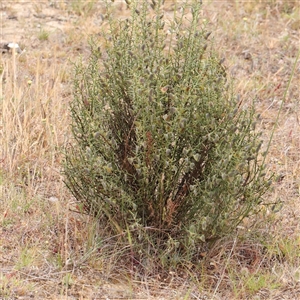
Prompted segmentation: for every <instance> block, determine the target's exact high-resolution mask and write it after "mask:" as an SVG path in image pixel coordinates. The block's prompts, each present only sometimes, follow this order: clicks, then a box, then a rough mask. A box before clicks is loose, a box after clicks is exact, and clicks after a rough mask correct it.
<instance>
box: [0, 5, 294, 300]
mask: <svg viewBox="0 0 300 300" xmlns="http://www.w3.org/2000/svg"><path fill="white" fill-rule="evenodd" d="M173 3H174V1H167V0H166V6H167V7H168V9H171V7H172V5H173ZM0 13H1V20H2V27H1V38H2V39H3V41H7V42H17V43H19V45H20V46H21V48H22V49H24V48H25V50H26V51H24V52H23V53H21V54H15V53H3V54H2V55H1V54H0V80H1V86H0V102H1V106H0V115H1V123H0V145H1V153H0V166H1V167H0V191H1V195H0V202H1V206H0V224H1V226H0V266H1V268H0V298H1V297H2V298H3V297H4V298H5V297H7V298H20V299H21V298H22V299H29V298H30V297H36V298H37V299H67V297H69V299H97V298H100V297H104V298H105V297H108V298H110V299H113V298H114V297H115V298H118V297H125V299H132V298H135V299H137V298H138V297H141V298H142V297H144V298H147V299H212V298H213V296H214V299H287V298H289V299H297V298H298V295H299V294H300V284H299V282H300V281H299V280H300V269H299V265H300V261H299V257H300V249H299V248H300V228H299V227H300V225H299V224H300V220H299V216H300V211H299V205H298V202H299V194H300V151H299V149H300V135H299V130H300V128H299V127H300V121H299V119H300V115H299V111H300V110H299V99H300V89H299V81H300V62H299V60H298V62H297V65H296V69H295V74H294V76H293V77H292V78H291V72H292V68H293V64H294V62H295V59H296V57H297V55H298V51H299V32H300V17H299V16H300V7H299V3H298V2H297V1H288V2H286V1H276V0H273V1H268V2H264V1H258V0H256V1H252V2H249V1H247V2H237V1H231V0H227V1H222V2H214V1H210V2H209V3H205V4H204V5H203V12H202V13H203V22H204V23H207V26H208V28H209V29H211V30H212V32H213V40H214V44H215V46H216V47H217V48H218V49H219V51H220V53H221V54H222V55H223V56H224V57H225V58H226V61H225V64H226V65H227V67H228V72H229V74H230V75H231V76H232V77H233V78H234V79H235V83H236V87H237V90H238V93H239V94H240V96H241V100H242V101H244V102H245V103H246V102H247V101H248V100H249V99H253V98H254V99H255V101H256V106H257V110H258V111H259V112H260V114H261V124H260V126H261V127H262V128H264V129H265V140H266V143H267V141H268V139H269V137H270V134H271V131H272V128H273V126H274V125H276V127H275V131H274V138H273V142H272V144H271V147H270V156H269V160H268V162H267V163H268V168H269V169H270V170H273V171H276V172H277V173H278V174H280V175H281V177H280V178H279V179H278V182H276V183H275V185H274V188H273V191H272V192H271V193H270V194H269V195H268V196H269V197H270V198H271V199H274V202H275V200H276V199H280V200H281V201H282V207H275V208H274V210H275V211H277V213H276V214H275V215H274V214H273V213H272V211H263V212H262V213H261V222H260V223H258V224H256V225H255V227H252V228H249V227H248V224H247V222H246V221H245V223H244V224H243V226H241V228H240V229H239V232H238V233H237V234H234V235H233V237H232V238H228V239H226V240H223V241H220V242H219V243H218V244H216V245H215V247H214V248H213V250H211V251H210V252H207V253H203V260H202V262H201V264H200V263H199V266H187V268H186V269H185V272H184V273H182V274H173V273H172V274H168V276H167V277H163V276H160V274H156V275H155V276H154V275H152V276H149V277H148V278H142V279H141V278H138V279H136V278H133V277H132V276H131V275H130V274H129V275H128V276H127V279H126V278H125V279H124V274H126V272H127V271H128V270H124V272H123V270H121V271H122V272H117V271H118V270H117V268H119V267H120V266H119V265H116V261H120V260H121V259H122V253H123V252H122V251H123V249H122V248H115V249H114V248H113V249H106V248H105V247H103V245H104V241H102V240H101V234H100V228H98V226H99V225H97V224H96V223H95V222H94V221H93V220H92V219H90V218H89V217H88V216H84V215H80V214H77V213H76V212H74V211H73V210H76V203H73V202H72V201H73V199H72V197H71V196H70V195H69V194H68V191H67V190H66V188H65V187H64V184H63V181H62V177H61V174H60V170H61V160H62V153H61V151H62V149H63V148H64V146H65V145H66V144H67V143H68V141H69V139H70V132H69V127H68V124H69V113H68V104H69V102H70V101H71V100H72V94H71V93H72V72H73V64H72V62H75V61H76V60H77V59H79V57H80V56H82V57H83V59H85V58H86V57H87V55H88V54H89V47H88V43H87V40H88V36H89V34H96V35H97V34H99V32H100V28H101V27H103V26H105V19H103V15H104V14H105V10H104V7H103V6H102V5H101V3H100V4H99V2H96V1H94V2H90V1H69V2H68V3H67V2H66V3H64V2H57V3H56V2H55V3H54V2H51V1H46V2H45V1H44V2H39V1H34V2H33V1H31V2H30V3H29V2H19V1H12V2H7V3H2V8H1V11H0ZM115 13H116V15H119V16H124V15H126V14H127V12H126V5H125V3H123V2H120V1H119V2H118V1H116V6H115ZM42 30H43V31H42ZM41 33H43V35H41ZM45 33H47V38H45V37H46V36H45ZM289 80H291V83H290V87H289V89H288V91H287V94H286V98H285V99H284V94H285V92H286V89H287V87H288V82H289ZM283 100H284V103H283V104H282V101H283ZM281 105H282V111H281V114H280V117H279V119H278V123H277V124H275V122H276V117H277V113H278V110H279V109H280V107H281ZM119 271H120V270H119ZM118 273H122V277H120V275H119V274H118ZM126 280H127V281H126Z"/></svg>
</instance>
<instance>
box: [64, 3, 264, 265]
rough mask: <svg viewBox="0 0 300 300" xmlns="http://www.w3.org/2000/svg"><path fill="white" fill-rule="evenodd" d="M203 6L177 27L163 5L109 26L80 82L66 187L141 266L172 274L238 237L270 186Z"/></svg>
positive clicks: (79, 73)
mask: <svg viewBox="0 0 300 300" xmlns="http://www.w3.org/2000/svg"><path fill="white" fill-rule="evenodd" d="M157 2H159V1H157ZM190 2H191V1H190ZM196 2H197V1H195V2H193V3H192V4H188V3H189V2H188V1H187V3H185V4H184V5H183V9H182V8H181V9H180V10H176V9H175V10H174V11H175V12H174V16H173V18H172V19H169V20H168V18H167V17H166V16H164V14H163V6H162V5H160V4H158V3H157V4H156V3H155V2H154V1H153V2H151V3H150V6H151V7H152V8H150V7H149V5H148V3H147V2H146V1H136V2H133V3H132V4H131V6H130V8H131V17H130V18H129V19H126V20H119V21H116V20H114V18H113V17H109V26H110V27H109V28H110V29H109V31H108V32H107V33H106V34H105V43H104V44H102V45H101V48H99V47H98V46H97V45H96V43H92V47H91V48H92V51H91V52H92V54H91V57H90V59H89V62H88V64H87V66H84V65H83V64H82V63H81V64H78V65H77V67H76V74H75V80H74V101H73V102H72V104H71V115H72V132H73V135H74V143H73V146H72V147H70V148H69V149H67V154H66V162H65V181H66V184H67V186H68V187H69V189H70V190H71V192H72V193H73V195H74V196H75V198H76V199H77V200H78V201H79V202H80V203H81V205H82V209H83V210H84V211H85V212H87V213H89V214H92V215H94V216H96V217H97V218H99V220H100V221H101V222H102V223H103V224H105V225H106V226H108V227H107V228H109V230H108V231H107V235H120V234H121V235H122V234H123V236H124V237H125V239H126V240H127V241H128V242H130V245H131V246H132V247H134V249H136V252H135V253H136V254H135V255H136V257H138V258H136V260H140V259H141V257H144V256H145V255H146V254H147V255H153V254H155V255H154V256H152V257H155V258H158V259H160V262H161V263H162V264H163V265H164V264H165V258H166V257H169V254H170V255H171V254H172V259H173V263H174V264H176V263H177V262H178V261H180V260H181V259H189V260H191V259H192V257H193V256H194V255H195V254H196V252H197V249H198V248H199V247H198V246H197V245H199V244H200V245H201V244H203V243H204V242H209V241H213V240H215V239H217V238H220V237H222V236H224V235H226V234H228V233H231V232H232V231H234V230H235V229H236V227H237V225H238V224H239V223H240V222H241V221H242V220H243V218H245V217H246V216H249V215H252V214H254V213H256V212H257V210H258V209H259V208H260V207H261V204H263V202H262V201H263V198H262V196H263V195H264V194H265V192H266V191H267V190H268V187H269V186H270V178H266V175H265V172H264V168H265V166H264V165H263V160H264V159H263V157H264V155H262V153H261V150H260V149H261V145H262V142H261V140H260V133H259V132H257V130H256V129H255V122H256V116H255V111H254V108H253V107H248V109H241V107H240V106H241V103H240V102H239V101H238V97H235V96H234V95H233V93H232V92H231V90H232V89H231V88H230V86H231V85H230V83H229V82H228V78H227V76H226V72H225V69H224V67H223V66H222V63H221V61H220V59H219V58H218V56H217V55H216V54H215V53H214V52H213V50H209V51H208V50H207V49H210V47H207V45H208V44H209V39H208V36H209V33H207V32H206V31H205V29H204V28H202V27H201V26H200V25H199V24H200V23H201V20H200V14H199V10H200V6H199V4H197V3H196ZM198 2H199V1H198ZM108 9H109V8H108ZM178 11H180V13H179V12H178ZM150 13H151V15H150ZM108 15H109V14H108ZM145 245H146V246H145ZM149 249H150V250H149ZM149 257H150V256H149ZM169 263H170V262H169Z"/></svg>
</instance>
